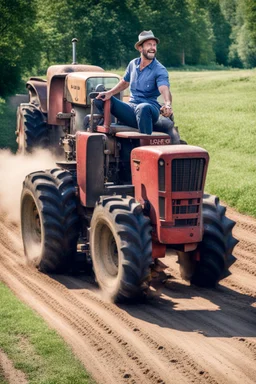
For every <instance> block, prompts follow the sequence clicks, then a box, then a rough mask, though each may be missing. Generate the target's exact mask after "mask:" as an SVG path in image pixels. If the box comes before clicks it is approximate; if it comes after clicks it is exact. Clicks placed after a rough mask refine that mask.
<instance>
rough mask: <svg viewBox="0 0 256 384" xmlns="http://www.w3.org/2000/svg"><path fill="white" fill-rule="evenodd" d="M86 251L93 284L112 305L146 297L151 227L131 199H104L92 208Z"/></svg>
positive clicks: (149, 263)
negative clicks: (88, 248)
mask: <svg viewBox="0 0 256 384" xmlns="http://www.w3.org/2000/svg"><path fill="white" fill-rule="evenodd" d="M90 248H91V256H92V263H93V269H94V273H95V277H96V280H97V282H98V284H99V286H100V288H101V289H102V291H103V293H104V294H106V295H107V296H108V298H110V299H111V300H113V301H123V300H127V299H134V298H139V297H141V296H143V295H145V294H146V290H147V288H148V285H147V283H148V282H149V277H150V265H151V264H152V243H151V225H150V221H149V219H148V218H146V217H145V216H144V215H143V212H142V208H141V206H140V204H138V203H136V202H135V200H134V199H133V198H130V197H127V198H123V197H119V196H116V197H106V198H102V199H101V200H100V201H99V203H98V204H97V205H96V208H95V210H94V213H93V217H92V221H91V232H90Z"/></svg>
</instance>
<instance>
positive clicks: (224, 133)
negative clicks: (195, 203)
mask: <svg viewBox="0 0 256 384" xmlns="http://www.w3.org/2000/svg"><path fill="white" fill-rule="evenodd" d="M170 77H171V83H172V93H173V98H174V101H173V104H174V113H175V120H176V124H177V125H178V126H179V130H180V134H181V136H182V138H183V139H185V140H186V141H187V142H188V143H189V144H193V145H199V146H201V147H203V148H205V149H207V150H208V152H209V154H210V166H209V173H208V177H207V184H206V190H207V191H208V192H209V193H212V194H216V195H218V196H219V197H220V198H221V200H223V201H225V202H226V203H227V204H229V205H230V206H232V207H234V208H236V209H237V210H238V211H240V212H242V213H246V214H249V215H252V216H255V217H256V194H255V190H256V71H255V70H250V71H245V70H243V71H242V70H239V71H213V72H187V73H184V72H173V73H172V72H171V73H170Z"/></svg>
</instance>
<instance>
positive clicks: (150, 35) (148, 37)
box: [134, 31, 160, 50]
mask: <svg viewBox="0 0 256 384" xmlns="http://www.w3.org/2000/svg"><path fill="white" fill-rule="evenodd" d="M138 38H139V41H138V42H137V43H136V44H135V45H134V47H135V49H137V50H138V48H139V46H140V45H141V44H143V43H144V41H146V40H151V39H153V40H155V41H156V42H157V44H158V43H159V42H160V40H159V39H158V38H157V37H155V36H154V33H153V32H152V31H143V32H141V33H140V34H139V36H138Z"/></svg>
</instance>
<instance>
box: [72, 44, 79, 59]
mask: <svg viewBox="0 0 256 384" xmlns="http://www.w3.org/2000/svg"><path fill="white" fill-rule="evenodd" d="M77 42H78V40H77V39H76V38H74V39H72V55H73V63H72V64H77V62H76V43H77Z"/></svg>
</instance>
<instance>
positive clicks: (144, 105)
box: [96, 31, 173, 134]
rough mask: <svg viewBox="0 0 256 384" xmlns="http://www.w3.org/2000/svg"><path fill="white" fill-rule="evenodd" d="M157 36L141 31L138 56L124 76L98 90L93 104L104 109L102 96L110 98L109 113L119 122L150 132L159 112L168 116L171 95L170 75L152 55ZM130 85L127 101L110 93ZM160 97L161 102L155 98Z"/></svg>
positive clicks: (154, 53) (154, 52)
mask: <svg viewBox="0 0 256 384" xmlns="http://www.w3.org/2000/svg"><path fill="white" fill-rule="evenodd" d="M157 44H159V39H158V38H157V37H155V36H154V34H153V32H152V31H143V32H141V33H140V35H139V41H138V42H137V43H136V44H135V48H136V49H137V50H138V51H139V52H140V57H139V58H137V59H134V60H132V61H131V62H130V63H129V65H128V67H127V69H126V72H125V75H124V77H123V79H121V80H120V82H119V83H118V84H117V85H116V86H115V87H113V88H112V89H110V90H109V91H106V92H100V93H99V95H98V96H97V98H96V99H98V100H96V106H97V107H98V109H100V110H103V103H102V100H103V101H105V100H108V99H111V113H112V115H114V116H115V117H116V118H117V119H118V120H119V121H120V122H121V123H123V124H125V125H129V126H131V127H134V128H138V129H139V131H140V132H141V133H146V134H151V133H152V131H153V128H154V124H156V123H157V121H158V119H159V115H160V112H161V114H162V115H163V116H165V117H170V116H171V115H172V114H173V111H172V96H171V93H170V90H169V86H170V84H169V77H168V72H167V70H166V68H165V67H164V66H163V65H162V64H161V63H160V62H159V61H158V60H157V59H156V58H155V56H156V52H157ZM129 85H130V100H129V103H128V104H127V103H124V102H122V101H120V100H118V99H117V98H115V97H113V96H114V95H116V94H117V93H119V92H122V91H124V90H125V89H127V88H128V87H129ZM160 94H161V95H162V97H163V100H164V105H163V106H161V105H160V104H159V103H158V101H157V98H158V96H160Z"/></svg>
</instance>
